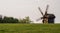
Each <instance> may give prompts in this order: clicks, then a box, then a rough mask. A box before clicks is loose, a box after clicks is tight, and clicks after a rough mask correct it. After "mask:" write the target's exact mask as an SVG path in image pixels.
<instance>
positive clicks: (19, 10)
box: [0, 0, 60, 23]
mask: <svg viewBox="0 0 60 33" xmlns="http://www.w3.org/2000/svg"><path fill="white" fill-rule="evenodd" d="M47 4H49V9H48V13H53V14H55V16H56V19H55V22H56V23H59V22H60V0H0V14H1V15H3V16H12V17H16V18H23V17H25V16H29V17H30V19H31V20H34V21H35V20H36V19H38V18H40V17H42V15H41V13H40V12H39V10H38V7H40V8H41V9H42V11H43V13H44V12H45V9H46V6H47ZM40 22H41V21H40Z"/></svg>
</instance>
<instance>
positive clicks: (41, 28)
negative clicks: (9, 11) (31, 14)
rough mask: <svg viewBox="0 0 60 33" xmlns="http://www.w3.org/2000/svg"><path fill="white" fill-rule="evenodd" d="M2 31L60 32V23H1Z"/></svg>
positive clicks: (2, 32)
mask: <svg viewBox="0 0 60 33" xmlns="http://www.w3.org/2000/svg"><path fill="white" fill-rule="evenodd" d="M0 33H60V24H0Z"/></svg>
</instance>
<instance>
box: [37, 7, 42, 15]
mask: <svg viewBox="0 0 60 33" xmlns="http://www.w3.org/2000/svg"><path fill="white" fill-rule="evenodd" d="M38 9H39V11H40V12H41V14H42V16H43V12H42V10H41V9H40V7H38Z"/></svg>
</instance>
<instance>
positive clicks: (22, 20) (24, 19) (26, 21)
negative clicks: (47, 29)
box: [20, 16, 31, 23]
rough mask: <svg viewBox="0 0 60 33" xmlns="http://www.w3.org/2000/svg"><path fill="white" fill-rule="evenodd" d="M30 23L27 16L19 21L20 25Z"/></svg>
mask: <svg viewBox="0 0 60 33" xmlns="http://www.w3.org/2000/svg"><path fill="white" fill-rule="evenodd" d="M30 22H31V20H30V18H29V16H27V17H25V18H23V19H20V23H30Z"/></svg>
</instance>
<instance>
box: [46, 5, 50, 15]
mask: <svg viewBox="0 0 60 33" xmlns="http://www.w3.org/2000/svg"><path fill="white" fill-rule="evenodd" d="M48 7H49V5H47V7H46V11H45V15H46V14H47V11H48Z"/></svg>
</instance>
